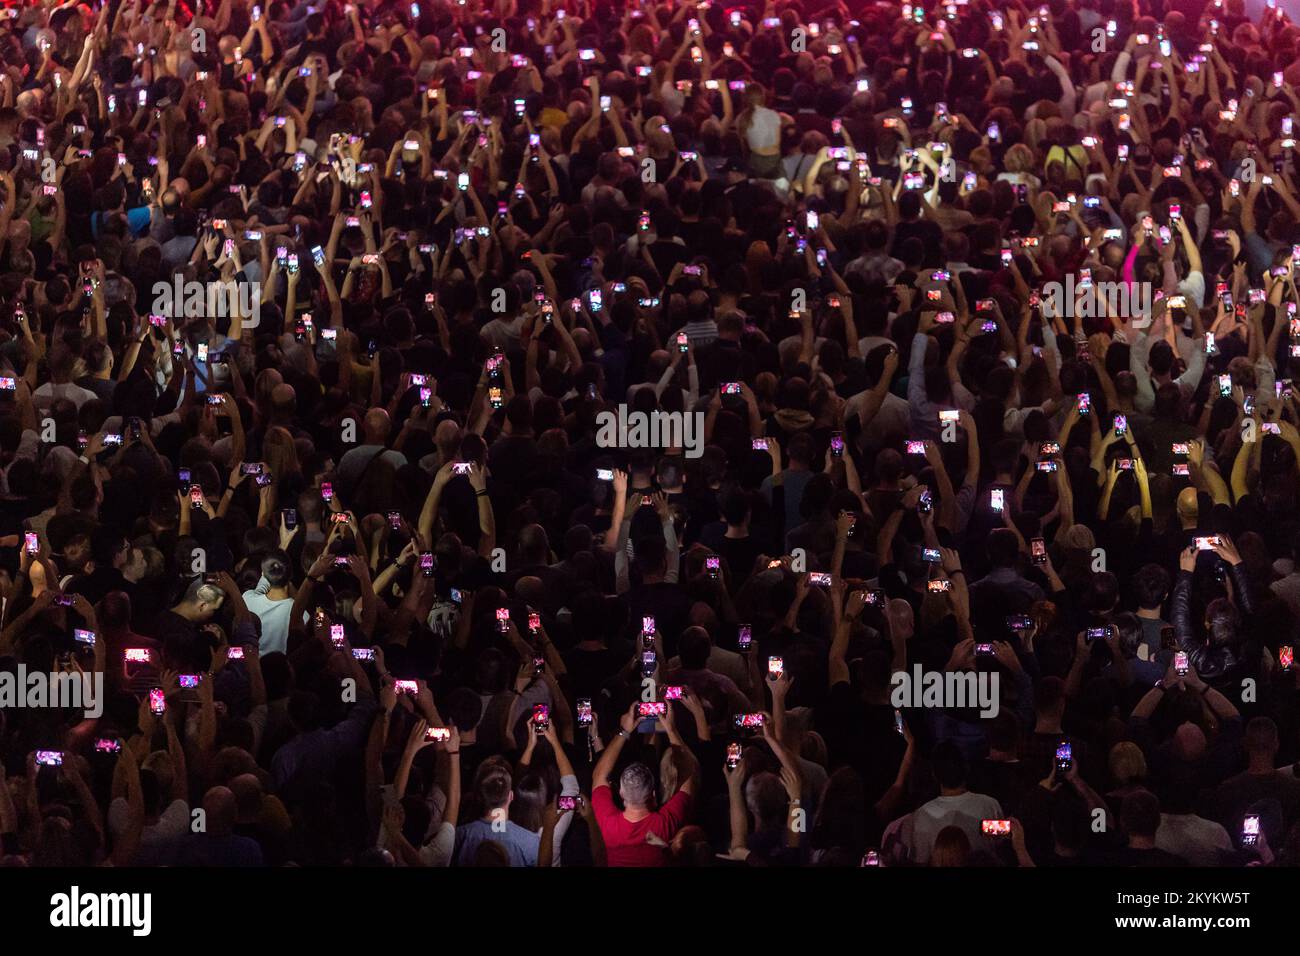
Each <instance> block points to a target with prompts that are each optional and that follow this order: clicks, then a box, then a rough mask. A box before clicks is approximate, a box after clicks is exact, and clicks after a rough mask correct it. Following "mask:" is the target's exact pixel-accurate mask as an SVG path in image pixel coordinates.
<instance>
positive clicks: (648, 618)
mask: <svg viewBox="0 0 1300 956" xmlns="http://www.w3.org/2000/svg"><path fill="white" fill-rule="evenodd" d="M654 632H655V618H654V615H653V614H646V615H644V616H642V618H641V633H642V634H653V633H654Z"/></svg>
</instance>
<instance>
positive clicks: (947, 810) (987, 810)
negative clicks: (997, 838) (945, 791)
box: [912, 792, 1002, 864]
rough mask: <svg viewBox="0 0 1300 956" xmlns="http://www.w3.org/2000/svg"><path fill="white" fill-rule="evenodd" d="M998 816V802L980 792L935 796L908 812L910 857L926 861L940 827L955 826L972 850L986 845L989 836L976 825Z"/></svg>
mask: <svg viewBox="0 0 1300 956" xmlns="http://www.w3.org/2000/svg"><path fill="white" fill-rule="evenodd" d="M1000 819H1002V805H1001V804H999V803H998V802H997V801H996V800H995V799H993V798H992V797H990V796H987V795H985V794H982V793H969V792H967V793H962V794H958V795H957V796H955V797H935V798H934V799H933V800H931V801H930V802H929V803H927V804H925V806H923V807H921V808H920V809H919V810H917V811H916V813H914V814H913V815H912V859H913V860H914V861H915V862H917V863H922V864H924V863H929V862H930V854H931V852H933V850H934V841H935V838H936V837H937V836H938V835H939V831H940V830H942V829H943V828H944V827H949V826H953V827H958V828H959V829H961V831H962V832H963V833H965V834H966V838H967V839H968V840H970V845H971V849H972V850H979V849H988V847H989V838H988V837H986V836H985V835H984V832H983V830H982V828H981V826H980V824H981V823H982V821H984V820H1000Z"/></svg>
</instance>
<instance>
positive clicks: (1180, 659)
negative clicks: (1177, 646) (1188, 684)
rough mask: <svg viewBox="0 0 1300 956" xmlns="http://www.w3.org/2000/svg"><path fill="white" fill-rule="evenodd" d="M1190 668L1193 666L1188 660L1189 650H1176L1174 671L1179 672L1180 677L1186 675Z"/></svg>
mask: <svg viewBox="0 0 1300 956" xmlns="http://www.w3.org/2000/svg"><path fill="white" fill-rule="evenodd" d="M1190 669H1191V666H1190V665H1189V664H1188V662H1187V652H1186V651H1175V652H1174V673H1175V674H1177V675H1178V676H1179V677H1186V676H1187V672H1188V671H1189V670H1190Z"/></svg>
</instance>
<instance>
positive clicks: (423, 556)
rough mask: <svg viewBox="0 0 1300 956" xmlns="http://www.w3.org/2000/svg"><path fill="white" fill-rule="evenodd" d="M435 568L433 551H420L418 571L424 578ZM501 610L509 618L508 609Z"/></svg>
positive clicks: (429, 575) (431, 573)
mask: <svg viewBox="0 0 1300 956" xmlns="http://www.w3.org/2000/svg"><path fill="white" fill-rule="evenodd" d="M436 569H437V562H435V561H434V559H433V552H432V551H423V552H421V553H420V573H421V574H422V575H424V576H425V577H426V578H431V577H433V572H434V571H435V570H436ZM501 610H504V611H505V612H506V618H507V619H509V617H510V611H509V609H507V608H502V609H501ZM498 620H500V618H498Z"/></svg>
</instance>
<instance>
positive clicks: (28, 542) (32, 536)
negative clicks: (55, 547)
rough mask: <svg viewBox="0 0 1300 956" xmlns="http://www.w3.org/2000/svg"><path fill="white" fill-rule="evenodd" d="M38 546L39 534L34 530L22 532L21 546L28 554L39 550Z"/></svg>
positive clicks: (39, 545)
mask: <svg viewBox="0 0 1300 956" xmlns="http://www.w3.org/2000/svg"><path fill="white" fill-rule="evenodd" d="M40 547H41V542H40V536H39V535H38V534H37V533H36V532H35V531H27V532H24V533H23V548H24V549H25V550H26V551H27V553H28V554H35V553H36V552H37V551H39V550H40Z"/></svg>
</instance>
